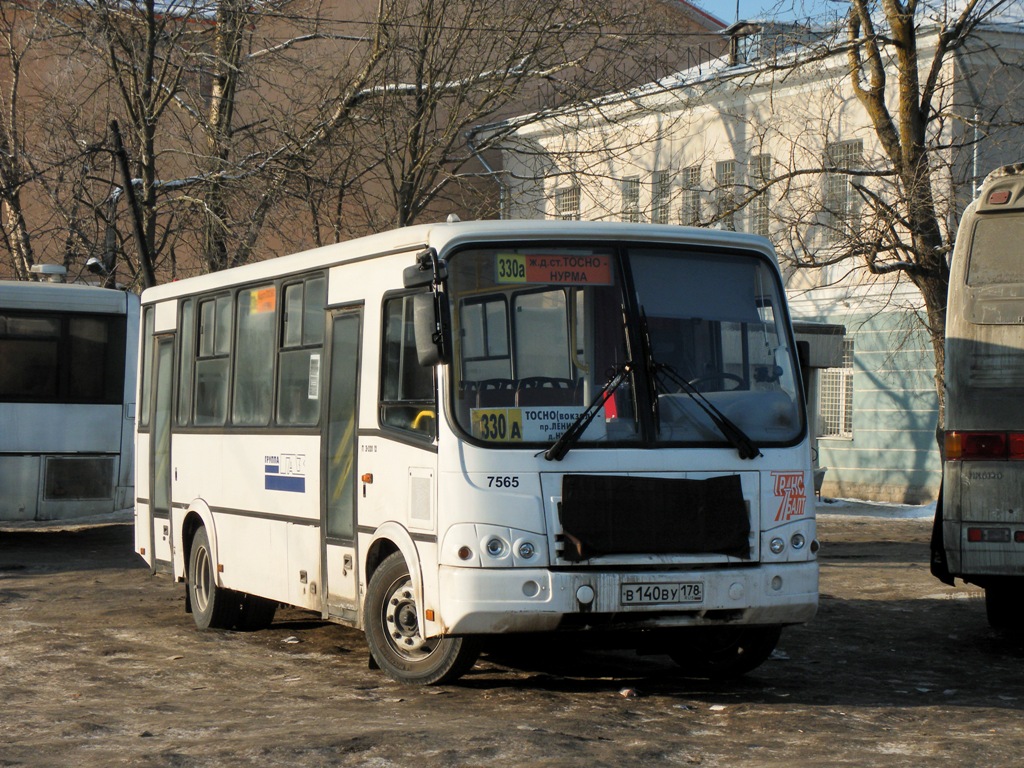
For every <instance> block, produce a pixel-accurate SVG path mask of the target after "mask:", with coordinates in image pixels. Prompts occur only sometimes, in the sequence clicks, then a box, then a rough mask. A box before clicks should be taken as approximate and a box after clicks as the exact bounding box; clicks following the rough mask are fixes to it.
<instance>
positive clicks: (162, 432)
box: [149, 336, 174, 572]
mask: <svg viewBox="0 0 1024 768" xmlns="http://www.w3.org/2000/svg"><path fill="white" fill-rule="evenodd" d="M155 358H156V359H155V362H156V365H155V371H154V376H153V381H154V385H155V387H154V390H153V396H152V398H151V400H150V402H151V403H152V405H151V408H152V412H151V416H150V422H149V423H150V425H151V427H150V440H151V443H150V447H149V489H150V493H149V495H150V510H151V513H150V521H151V524H152V534H151V539H150V544H151V546H152V550H151V551H152V552H153V568H154V570H156V571H167V572H170V571H171V568H172V564H171V563H172V549H171V393H172V390H173V388H174V387H173V384H174V337H173V336H164V337H161V338H159V339H157V341H156V356H155Z"/></svg>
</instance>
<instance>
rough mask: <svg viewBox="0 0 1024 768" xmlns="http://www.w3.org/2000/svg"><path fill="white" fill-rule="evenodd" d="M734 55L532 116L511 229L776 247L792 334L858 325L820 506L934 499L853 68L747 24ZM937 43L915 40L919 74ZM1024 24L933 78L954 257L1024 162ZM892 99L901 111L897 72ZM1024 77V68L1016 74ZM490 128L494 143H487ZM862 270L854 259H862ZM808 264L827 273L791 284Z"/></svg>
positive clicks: (832, 415) (927, 390) (920, 381)
mask: <svg viewBox="0 0 1024 768" xmlns="http://www.w3.org/2000/svg"><path fill="white" fill-rule="evenodd" d="M727 33H728V34H730V35H731V36H732V40H733V46H732V53H731V55H730V57H728V58H724V59H721V60H717V61H714V62H711V63H710V64H707V65H704V66H702V67H698V68H694V69H691V70H687V71H684V72H680V73H678V74H677V75H675V76H673V77H671V78H666V79H664V80H662V81H659V82H657V83H651V84H650V85H648V86H646V87H644V88H642V89H637V90H634V91H630V92H624V93H618V94H614V95H610V96H608V97H605V98H603V99H601V100H600V101H596V102H593V103H592V104H591V105H589V107H588V108H587V109H585V110H573V111H566V112H562V113H559V114H556V115H551V116H546V117H544V118H543V119H541V118H540V117H539V116H537V115H532V116H524V117H523V118H520V119H519V120H518V121H509V122H507V123H504V124H502V125H501V126H500V127H497V128H500V130H502V131H503V132H505V131H509V130H510V129H513V128H514V131H512V132H511V135H510V136H509V137H508V139H507V140H506V141H505V142H504V144H503V173H502V188H503V210H502V213H503V216H505V217H508V218H538V217H548V218H554V217H558V218H563V219H574V218H582V219H595V220H596V219H609V220H626V221H650V222H656V223H665V224H678V225H697V226H715V227H724V228H735V229H738V230H743V231H748V232H756V233H759V234H763V235H766V236H768V237H770V238H771V239H772V240H773V241H774V242H775V245H776V248H777V249H778V252H779V256H780V259H781V260H782V261H783V262H784V264H788V288H789V294H790V300H791V304H792V308H793V313H794V320H797V321H801V320H803V321H818V322H826V323H833V324H841V325H843V326H845V327H846V332H847V336H846V342H845V343H846V361H845V362H846V364H845V367H844V368H841V369H835V370H830V371H828V372H826V373H825V375H823V376H820V377H819V385H818V386H817V387H816V391H814V392H811V393H810V395H811V404H812V406H813V412H814V413H816V414H817V419H816V422H817V423H816V424H815V425H814V428H815V429H816V431H817V434H818V435H819V437H820V439H819V452H820V455H819V457H818V461H819V464H820V465H821V466H823V467H828V468H829V469H828V473H827V475H826V479H825V485H824V489H823V490H824V494H825V495H834V496H852V497H859V498H874V499H880V500H893V501H901V502H904V501H905V502H917V501H926V500H929V499H932V498H934V497H935V494H936V493H937V491H938V485H939V479H940V462H939V458H938V452H937V447H936V440H935V430H936V420H937V415H938V397H937V395H936V389H935V379H934V373H935V357H934V354H933V352H932V347H931V341H930V337H929V335H928V333H927V332H926V331H925V330H924V327H923V325H922V323H921V321H920V317H921V309H922V306H923V302H922V299H921V295H920V293H919V292H918V290H917V288H916V287H915V286H914V285H913V284H912V283H911V282H910V281H909V280H908V279H907V278H906V276H905V275H902V274H901V273H900V272H899V271H898V270H897V271H893V272H891V273H889V274H886V275H882V276H879V275H871V274H869V273H868V272H867V271H866V270H865V269H864V268H863V264H864V261H863V256H862V254H859V252H860V251H862V250H863V248H864V246H865V245H866V244H867V243H869V242H872V241H874V240H875V238H876V235H878V232H877V230H876V229H875V228H877V227H879V226H881V225H880V223H879V221H878V220H877V219H876V217H875V216H873V215H872V211H871V209H872V206H884V205H885V201H886V200H887V199H890V198H891V195H892V194H893V189H894V187H893V185H894V183H895V182H894V181H893V179H892V178H891V175H889V170H890V167H891V166H890V164H889V162H888V160H887V158H886V155H885V152H884V151H883V148H882V146H881V144H880V141H879V139H878V135H877V133H876V131H875V129H874V127H873V125H872V123H871V120H870V118H869V116H868V113H867V112H866V110H865V108H864V107H863V106H862V105H861V103H860V102H859V101H858V100H857V98H856V96H855V95H854V93H853V89H852V85H851V82H850V74H849V63H848V58H847V55H846V53H845V52H843V51H841V50H837V49H836V43H835V41H830V40H827V39H826V38H825V37H824V36H823V35H816V34H815V33H813V32H812V31H810V30H807V29H800V28H794V27H789V28H787V27H784V26H779V25H772V24H765V23H750V22H740V23H738V24H735V25H733V26H732V27H730V28H729V30H727ZM935 41H936V28H935V27H934V26H932V27H929V26H927V24H925V25H924V26H922V27H920V28H919V34H918V49H919V51H920V54H921V55H920V62H921V67H922V68H923V69H922V71H923V72H924V71H926V70H927V67H928V66H929V65H930V63H931V59H932V54H933V52H934V48H935ZM1021 61H1024V25H1022V24H1020V23H1016V24H1014V23H1007V24H990V25H988V26H985V27H979V28H978V29H976V30H975V31H974V33H973V35H972V38H971V40H970V41H969V42H968V44H967V45H966V46H964V47H963V48H961V49H960V50H958V51H957V52H955V53H950V54H948V55H947V56H946V57H945V59H944V62H943V64H942V67H941V69H940V70H938V71H937V72H936V74H937V78H936V83H937V90H936V98H935V100H934V102H933V103H934V107H935V111H934V113H933V114H932V115H930V116H929V119H930V126H931V133H930V136H931V139H930V141H931V148H932V149H933V152H932V158H933V160H934V162H933V168H932V179H933V184H934V189H935V198H936V199H935V208H936V211H937V213H938V215H939V219H940V222H941V228H942V229H943V236H944V240H945V242H948V243H951V242H952V239H953V237H954V236H955V228H956V223H957V221H958V219H959V215H960V212H961V211H962V210H963V207H964V206H965V205H966V203H967V202H969V201H970V199H971V195H972V192H973V188H974V185H975V183H976V182H977V183H980V180H981V178H983V177H984V175H985V174H986V173H987V172H988V171H989V170H991V169H992V168H993V167H996V166H998V165H1001V164H1004V163H1007V162H1012V161H1015V160H1019V159H1020V156H1021V154H1022V153H1021V151H1020V133H1019V130H1018V132H1017V133H1014V132H1013V131H1014V130H1016V129H1012V128H1008V127H1006V124H1008V123H1010V122H1012V118H1014V117H1016V118H1018V122H1019V118H1021V117H1024V89H1022V87H1021V82H1022V77H1021V71H1020V70H1019V69H1012V68H1011V67H1012V66H1013V65H1012V64H1007V63H1006V62H1011V63H1012V62H1021ZM888 66H889V70H890V71H888V72H887V75H888V78H887V91H891V92H892V93H891V96H890V99H892V100H894V99H895V98H896V91H895V89H896V87H897V77H896V74H897V73H896V72H895V71H892V70H893V69H894V68H895V64H894V63H893V62H892V60H891V59H889V64H888ZM1018 66H1019V65H1018ZM491 128H492V129H494V128H495V127H491ZM855 254H859V255H855ZM797 262H802V263H803V264H804V265H805V266H806V265H807V264H812V265H815V266H814V267H813V268H806V269H805V268H801V269H797V268H796V264H797Z"/></svg>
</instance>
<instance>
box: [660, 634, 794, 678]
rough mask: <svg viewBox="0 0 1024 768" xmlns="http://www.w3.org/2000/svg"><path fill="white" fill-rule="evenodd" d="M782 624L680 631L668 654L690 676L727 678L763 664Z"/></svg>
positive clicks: (776, 642) (777, 640)
mask: <svg viewBox="0 0 1024 768" xmlns="http://www.w3.org/2000/svg"><path fill="white" fill-rule="evenodd" d="M781 635H782V627H779V626H767V627H698V628H695V629H692V630H686V631H685V632H680V633H679V635H678V639H679V645H678V646H677V647H676V648H674V649H672V650H671V651H670V652H669V654H668V655H669V657H670V658H671V659H672V661H674V662H675V663H676V664H678V665H679V668H680V669H681V670H682V672H683V674H684V675H686V676H687V677H700V678H708V679H712V680H728V679H731V678H734V677H740V676H742V675H745V674H747V673H748V672H750V671H752V670H754V669H756V668H757V667H759V666H761V664H762V663H764V661H765V660H766V659H767V658H768V657H769V656H771V655H772V651H774V650H775V646H776V645H777V644H778V642H779V637H780V636H781Z"/></svg>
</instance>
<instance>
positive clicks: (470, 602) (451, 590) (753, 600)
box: [439, 561, 818, 635]
mask: <svg viewBox="0 0 1024 768" xmlns="http://www.w3.org/2000/svg"><path fill="white" fill-rule="evenodd" d="M439 578H440V584H439V587H440V594H441V595H443V597H442V598H441V604H440V611H439V614H440V624H441V629H442V632H443V633H444V634H457V635H463V634H496V633H504V632H546V631H553V630H558V629H566V628H584V627H595V628H596V627H602V626H603V627H608V628H615V629H624V628H629V629H638V630H639V629H651V628H658V627H687V626H694V627H696V626H718V625H724V624H799V623H802V622H805V621H809V620H810V619H811V618H813V616H814V614H815V612H816V610H817V606H818V564H817V562H815V561H811V562H802V563H779V564H773V565H762V566H760V567H743V568H716V569H713V570H692V571H685V570H683V571H644V572H637V571H629V572H621V571H613V572H608V571H603V572H600V573H596V572H588V571H549V570H546V569H526V568H503V569H487V568H456V567H452V566H441V567H440V573H439ZM698 597H699V600H698V599H697V598H698ZM680 598H681V599H680Z"/></svg>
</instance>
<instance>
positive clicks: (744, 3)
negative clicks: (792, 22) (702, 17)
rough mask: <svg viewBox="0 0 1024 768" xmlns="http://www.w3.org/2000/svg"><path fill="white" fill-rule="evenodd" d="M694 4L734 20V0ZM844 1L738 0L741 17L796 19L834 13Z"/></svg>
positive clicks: (726, 18)
mask: <svg viewBox="0 0 1024 768" xmlns="http://www.w3.org/2000/svg"><path fill="white" fill-rule="evenodd" d="M692 1H693V2H694V5H697V6H699V7H701V8H703V9H704V10H705V11H707V12H708V13H711V14H713V15H714V16H717V17H718V18H719V19H721V20H722V21H724V22H726V23H727V24H732V23H733V22H734V21H736V6H737V1H736V0H692ZM845 5H846V4H845V3H844V2H836V1H835V0H739V11H740V18H741V19H756V18H779V19H796V18H807V17H808V16H820V15H821V14H822V13H832V14H835V13H836V11H837V10H845Z"/></svg>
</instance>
